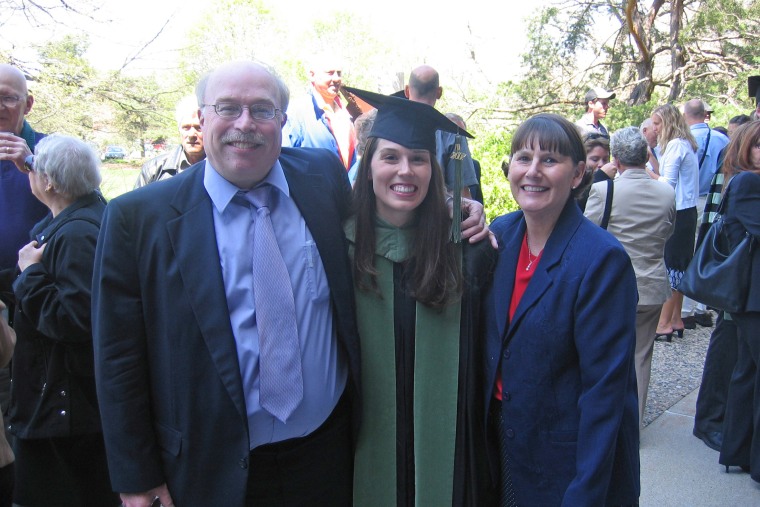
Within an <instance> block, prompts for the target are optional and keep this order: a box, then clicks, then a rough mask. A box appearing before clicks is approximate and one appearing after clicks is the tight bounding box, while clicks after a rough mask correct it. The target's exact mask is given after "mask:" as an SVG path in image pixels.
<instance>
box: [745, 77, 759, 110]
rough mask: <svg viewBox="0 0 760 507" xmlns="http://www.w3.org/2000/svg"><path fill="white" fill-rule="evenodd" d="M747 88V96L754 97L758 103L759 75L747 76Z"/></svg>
mask: <svg viewBox="0 0 760 507" xmlns="http://www.w3.org/2000/svg"><path fill="white" fill-rule="evenodd" d="M747 88H749V97H750V98H752V97H755V102H756V103H757V104H760V76H749V77H748V78H747Z"/></svg>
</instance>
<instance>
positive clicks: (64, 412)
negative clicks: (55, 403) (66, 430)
mask: <svg viewBox="0 0 760 507" xmlns="http://www.w3.org/2000/svg"><path fill="white" fill-rule="evenodd" d="M58 413H59V414H61V415H62V416H65V415H66V411H65V410H61V411H60V412H58Z"/></svg>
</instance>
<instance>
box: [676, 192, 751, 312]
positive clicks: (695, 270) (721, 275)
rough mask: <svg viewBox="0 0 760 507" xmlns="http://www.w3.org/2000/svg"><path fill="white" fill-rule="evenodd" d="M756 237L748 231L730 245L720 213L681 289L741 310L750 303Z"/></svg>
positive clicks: (694, 296) (707, 301)
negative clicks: (733, 244) (731, 246)
mask: <svg viewBox="0 0 760 507" xmlns="http://www.w3.org/2000/svg"><path fill="white" fill-rule="evenodd" d="M727 197H728V193H726V195H725V196H724V198H723V200H722V201H721V203H720V208H719V209H718V213H721V212H722V211H723V208H724V205H725V202H726V198H727ZM753 248H754V240H753V238H752V236H751V235H750V234H749V233H748V232H746V231H745V233H744V238H742V240H741V242H740V243H739V244H738V245H736V247H735V248H734V249H733V250H731V249H730V248H729V243H728V238H727V236H726V232H725V222H724V220H723V217H722V216H719V217H718V218H717V219H716V220H715V222H713V224H712V225H711V226H710V229H708V231H707V234H705V237H704V239H703V241H702V243H701V244H700V245H699V248H697V251H696V252H694V257H693V258H692V260H691V262H690V263H689V266H688V267H687V268H686V271H684V274H683V277H682V278H681V283H680V284H679V285H678V291H679V292H682V293H683V294H685V295H686V296H688V297H690V298H691V299H693V300H695V301H699V302H700V303H703V304H705V305H707V306H710V307H713V308H717V309H719V310H723V311H726V312H728V313H741V312H743V311H744V308H745V307H746V305H747V294H748V293H749V284H750V270H751V267H752V250H753Z"/></svg>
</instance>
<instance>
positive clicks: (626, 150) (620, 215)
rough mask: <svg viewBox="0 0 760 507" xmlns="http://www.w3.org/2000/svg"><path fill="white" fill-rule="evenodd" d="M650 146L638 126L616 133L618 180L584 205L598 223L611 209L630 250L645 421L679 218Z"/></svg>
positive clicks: (613, 228)
mask: <svg viewBox="0 0 760 507" xmlns="http://www.w3.org/2000/svg"><path fill="white" fill-rule="evenodd" d="M647 147H648V143H647V141H646V139H645V138H644V136H643V135H642V134H641V132H640V131H639V129H637V128H636V127H627V128H624V129H621V130H619V131H617V132H615V134H613V135H612V139H610V153H611V155H612V159H613V163H614V164H616V165H617V168H618V175H619V176H618V177H617V179H616V180H614V182H613V181H611V180H610V181H601V182H599V183H594V185H593V186H592V187H591V192H590V194H589V198H588V202H587V204H586V211H585V215H586V217H587V218H588V219H589V220H591V221H592V222H594V223H596V224H602V223H603V219H604V217H605V211H607V213H608V224H607V230H608V231H609V232H610V233H611V234H612V235H613V236H615V237H616V238H617V239H618V240H619V241H620V243H621V244H622V245H623V247H624V248H625V250H626V252H628V255H629V256H630V258H631V263H632V264H633V269H634V271H635V272H636V285H637V288H638V291H639V301H638V306H637V307H636V352H635V367H636V381H637V383H638V393H639V424H640V425H641V424H642V423H643V421H644V407H645V406H646V399H647V390H648V389H649V377H650V372H651V369H652V351H653V350H654V338H655V331H656V330H657V321H658V320H659V317H660V311H661V309H662V304H663V303H664V302H665V301H666V300H667V299H668V298H669V297H670V286H669V285H668V277H667V273H666V271H665V260H664V252H665V242H666V241H667V240H668V238H669V237H670V235H671V234H672V233H673V228H674V226H675V220H676V203H675V190H673V188H672V187H671V186H670V185H668V184H664V183H662V182H661V181H657V180H653V179H652V178H650V177H649V176H648V175H647V172H646V169H644V165H645V164H646V161H647V158H648V150H647ZM608 196H610V200H611V207H610V208H609V209H608V208H607V204H608V203H607V200H608Z"/></svg>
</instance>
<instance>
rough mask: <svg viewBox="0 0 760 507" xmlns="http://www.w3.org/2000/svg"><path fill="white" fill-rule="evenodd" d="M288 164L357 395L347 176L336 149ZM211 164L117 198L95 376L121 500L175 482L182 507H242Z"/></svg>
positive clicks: (234, 377)
mask: <svg viewBox="0 0 760 507" xmlns="http://www.w3.org/2000/svg"><path fill="white" fill-rule="evenodd" d="M279 160H280V163H281V165H282V168H283V170H284V172H285V176H286V178H287V181H288V185H289V186H290V192H291V196H292V198H293V200H294V201H295V202H296V204H297V206H298V208H299V209H300V211H301V214H302V215H303V217H304V219H305V221H306V224H307V226H308V227H309V230H310V231H311V233H312V235H313V236H314V240H315V242H316V244H317V247H318V249H319V253H320V255H321V257H322V259H323V262H324V268H325V272H326V274H327V279H328V283H329V286H330V293H331V298H332V306H333V312H334V319H335V328H336V330H337V335H338V341H339V343H340V350H341V357H342V358H344V360H347V361H348V364H349V371H350V373H349V382H348V384H347V390H349V391H350V393H351V394H354V393H357V392H359V378H360V377H359V345H358V343H359V342H358V335H357V331H356V322H355V310H354V308H355V307H354V305H355V303H354V293H353V284H352V281H351V272H350V269H349V261H348V256H347V248H346V240H345V237H344V235H343V230H342V228H341V222H342V219H343V218H344V217H345V215H346V213H347V212H348V204H349V198H350V186H349V184H348V179H347V177H346V171H345V170H344V169H343V166H342V165H340V163H339V161H338V159H337V158H336V157H335V156H334V155H332V154H330V153H329V152H328V151H326V150H309V149H290V148H285V149H283V150H282V154H281V156H280V159H279ZM204 164H205V163H204V162H201V163H198V164H196V165H195V166H193V167H191V168H188V169H187V170H186V171H184V172H183V173H182V174H180V175H178V176H176V177H174V178H171V179H169V180H166V181H161V182H157V183H154V184H152V185H148V186H147V187H144V188H141V189H138V190H135V191H133V192H129V193H127V194H124V195H122V196H120V197H117V198H116V199H114V200H113V201H111V202H110V203H109V205H108V207H107V210H106V213H105V215H104V218H103V225H102V228H101V234H100V238H99V240H98V248H97V253H96V260H95V271H94V277H93V280H94V282H93V284H94V285H93V294H92V306H93V308H92V310H93V321H92V324H93V334H94V345H95V364H96V379H97V385H98V397H99V401H100V409H101V413H102V418H103V433H104V436H105V440H106V447H107V451H108V459H109V467H110V473H111V480H112V485H113V488H114V489H115V490H116V491H119V492H122V493H123V492H140V491H147V490H149V489H151V488H154V487H156V486H159V485H160V484H162V483H164V482H166V483H167V484H168V487H169V491H170V493H171V495H172V497H173V499H174V501H175V503H176V504H177V505H180V506H189V505H197V506H211V505H224V506H232V507H236V506H241V507H242V506H243V505H244V501H245V500H244V498H245V492H246V481H247V477H248V470H247V468H248V455H249V444H248V423H247V416H246V407H245V399H244V394H243V386H242V381H241V375H240V371H239V366H238V357H237V353H236V347H235V338H234V336H233V334H232V328H231V325H230V319H229V312H228V309H227V303H226V296H225V289H224V282H223V279H222V272H221V268H220V259H219V254H218V251H217V244H216V240H215V234H214V221H213V215H212V202H211V199H210V198H209V196H208V194H207V193H206V190H205V187H204V185H203V172H204ZM353 406H354V407H355V409H354V418H353V424H354V428H356V427H357V425H358V423H359V418H358V414H357V410H356V407H358V406H359V403H358V402H354V403H353ZM326 465H327V466H329V464H326Z"/></svg>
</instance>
